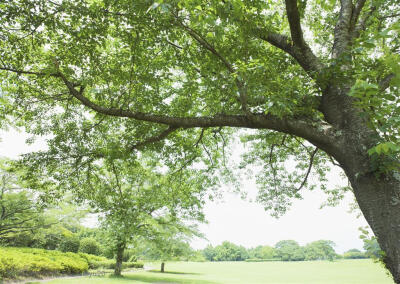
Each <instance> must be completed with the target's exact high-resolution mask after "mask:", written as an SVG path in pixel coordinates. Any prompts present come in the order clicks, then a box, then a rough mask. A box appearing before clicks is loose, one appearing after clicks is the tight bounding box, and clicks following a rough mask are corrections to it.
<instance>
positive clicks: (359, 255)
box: [343, 249, 367, 259]
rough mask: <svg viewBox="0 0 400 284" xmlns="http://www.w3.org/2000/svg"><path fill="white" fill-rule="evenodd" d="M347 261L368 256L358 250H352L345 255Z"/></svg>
mask: <svg viewBox="0 0 400 284" xmlns="http://www.w3.org/2000/svg"><path fill="white" fill-rule="evenodd" d="M343 258H345V259H362V258H367V255H366V254H365V253H363V252H361V251H360V250H358V249H350V250H348V251H346V252H345V253H344V254H343Z"/></svg>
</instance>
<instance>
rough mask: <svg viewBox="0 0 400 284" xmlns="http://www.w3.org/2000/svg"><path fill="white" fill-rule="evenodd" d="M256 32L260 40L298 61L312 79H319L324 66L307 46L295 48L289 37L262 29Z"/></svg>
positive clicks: (255, 30)
mask: <svg viewBox="0 0 400 284" xmlns="http://www.w3.org/2000/svg"><path fill="white" fill-rule="evenodd" d="M254 32H255V34H256V36H257V37H258V38H259V39H261V40H264V41H266V42H268V43H270V44H272V45H273V46H275V47H277V48H279V49H281V50H282V51H284V52H286V53H287V54H289V55H290V56H292V57H293V58H294V59H296V61H297V62H298V63H299V64H300V66H301V67H302V68H303V69H304V70H305V71H306V72H307V73H308V75H310V77H311V78H314V79H317V78H318V74H319V72H320V71H321V69H322V68H323V64H322V63H321V61H320V60H319V59H318V57H317V56H315V54H314V53H313V52H312V50H311V49H310V47H309V46H308V45H307V44H304V45H303V46H302V47H300V46H295V45H293V44H292V42H291V40H290V39H289V38H288V37H287V36H285V35H281V34H277V33H272V32H268V31H263V30H262V29H257V28H256V29H254Z"/></svg>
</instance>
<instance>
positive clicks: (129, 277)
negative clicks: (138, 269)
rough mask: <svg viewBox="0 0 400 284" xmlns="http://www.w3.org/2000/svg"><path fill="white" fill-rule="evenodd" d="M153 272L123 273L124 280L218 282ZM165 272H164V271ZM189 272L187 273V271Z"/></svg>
mask: <svg viewBox="0 0 400 284" xmlns="http://www.w3.org/2000/svg"><path fill="white" fill-rule="evenodd" d="M152 273H153V272H148V274H149V275H133V274H131V275H125V276H124V279H125V280H136V281H142V282H145V283H154V284H155V283H159V284H161V283H165V284H167V283H168V284H172V283H174V284H183V283H186V284H187V283H193V284H218V282H213V281H206V280H197V279H188V278H184V279H182V278H175V277H168V276H167V277H162V276H160V274H161V273H157V275H151V274H152ZM164 273H165V272H164ZM187 274H189V273H187Z"/></svg>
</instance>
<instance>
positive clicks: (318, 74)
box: [0, 0, 400, 283]
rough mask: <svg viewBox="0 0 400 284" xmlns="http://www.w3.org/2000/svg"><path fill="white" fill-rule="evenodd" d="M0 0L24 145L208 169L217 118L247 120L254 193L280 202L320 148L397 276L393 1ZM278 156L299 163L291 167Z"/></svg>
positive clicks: (7, 83) (315, 163)
mask: <svg viewBox="0 0 400 284" xmlns="http://www.w3.org/2000/svg"><path fill="white" fill-rule="evenodd" d="M1 7H2V11H3V13H2V15H1V16H0V25H1V26H2V29H1V31H0V37H1V39H2V44H1V47H0V53H1V55H2V60H1V66H0V68H1V70H3V72H2V77H3V80H2V85H1V89H2V91H3V94H2V95H3V96H4V97H6V98H7V101H9V102H10V103H8V104H6V105H5V106H4V108H5V111H7V112H8V113H10V114H12V115H15V116H16V117H18V118H20V121H21V123H22V124H25V125H26V127H27V130H28V132H30V133H33V134H41V135H43V134H52V135H53V136H52V137H53V138H51V139H50V140H49V151H48V152H47V154H43V155H42V156H41V158H42V159H40V158H39V156H38V155H34V156H31V157H30V159H33V160H36V161H39V160H40V161H43V160H46V161H48V162H49V160H50V159H53V160H55V162H54V163H61V164H65V163H71V164H74V165H75V166H76V167H77V168H85V167H88V165H89V164H91V163H92V162H93V160H96V159H100V158H101V157H104V156H109V155H112V156H114V157H117V156H119V157H124V158H126V157H133V156H135V155H136V154H137V150H138V149H139V148H140V149H147V150H153V151H156V152H158V153H159V158H160V159H162V158H163V159H164V160H165V161H166V165H168V166H171V167H176V168H178V169H179V168H180V167H182V166H191V165H193V164H194V163H195V162H197V161H198V160H199V159H200V158H197V157H203V158H204V157H205V158H207V157H209V158H210V159H209V162H208V165H209V166H210V167H211V168H212V167H214V168H216V165H217V164H216V162H215V161H216V160H219V161H222V162H221V163H223V161H224V160H223V159H218V158H221V155H222V154H221V147H217V145H218V146H225V145H226V141H227V140H226V139H225V137H226V135H227V134H228V133H232V132H234V131H232V130H229V129H227V128H248V129H256V131H254V132H253V133H251V135H250V136H247V137H246V138H245V140H246V141H248V142H249V143H251V145H252V150H251V151H250V153H249V154H248V158H247V159H245V161H247V162H255V163H259V164H262V165H265V166H264V167H259V168H261V169H266V170H265V171H261V172H260V173H259V175H258V178H257V179H258V183H259V185H260V187H261V189H264V190H261V192H260V197H259V199H260V201H261V202H264V204H265V207H266V208H267V209H274V210H276V211H277V213H283V212H284V211H285V210H286V208H287V207H288V206H289V205H290V203H291V202H290V199H291V198H299V197H301V191H300V189H302V188H305V187H310V186H311V182H310V181H308V177H309V176H310V174H311V173H312V172H314V173H317V174H319V175H321V177H322V178H323V177H324V172H326V171H327V170H328V168H329V167H327V166H326V165H327V163H328V162H329V161H331V162H332V163H333V164H335V165H338V166H339V167H341V168H342V169H343V171H344V172H345V174H346V176H347V178H348V179H349V181H350V184H351V187H352V190H353V192H354V194H355V197H356V199H357V202H358V204H359V206H360V208H361V210H362V212H363V214H364V216H365V218H366V220H367V221H368V223H369V225H370V226H371V228H372V231H373V232H374V234H375V235H376V236H377V240H378V242H379V244H380V246H381V248H382V249H383V250H384V251H385V259H384V262H385V264H386V266H387V268H388V269H389V270H390V272H391V273H392V275H393V277H394V279H395V282H396V283H400V244H399V240H400V231H399V230H398V229H396V228H398V227H399V225H400V196H399V191H400V174H399V170H398V169H399V152H400V147H399V139H400V137H399V132H398V129H399V124H400V120H399V108H398V107H397V105H398V100H399V85H400V75H399V73H400V71H399V70H400V67H399V61H400V60H399V54H398V50H399V37H398V33H399V22H400V21H399V20H398V18H399V9H400V6H399V4H398V1H396V0H387V1H383V0H377V1H370V0H353V1H352V0H341V1H340V3H339V1H328V2H326V1H319V0H314V1H295V0H285V1H284V3H281V2H269V1H261V0H259V1H236V0H232V1H211V2H207V3H205V2H201V1H178V0H174V1H168V2H165V3H164V1H155V2H153V3H148V2H146V1H142V2H138V1H127V0H125V1H102V0H96V1H77V0H75V1H61V2H55V1H46V0H35V1H30V0H24V1H23V0H21V1H6V2H5V3H3V4H2V6H1ZM304 30H307V31H308V33H304V32H303V31H304ZM49 110H51V111H49ZM99 133H101V136H100V137H113V139H106V140H105V141H104V142H103V143H101V139H99V138H98V136H97V135H99ZM161 140H163V141H161ZM83 141H85V143H83ZM306 141H307V142H306ZM154 143H155V144H154ZM150 144H153V145H150ZM213 145H214V146H213ZM173 153H175V154H173ZM222 156H223V155H222ZM167 157H173V158H171V159H168V158H167ZM27 159H28V158H27ZM287 160H294V161H296V162H297V164H298V166H297V167H296V170H295V171H293V172H291V173H290V174H285V166H284V162H285V161H287ZM42 166H45V165H42Z"/></svg>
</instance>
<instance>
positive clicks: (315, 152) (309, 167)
mask: <svg viewBox="0 0 400 284" xmlns="http://www.w3.org/2000/svg"><path fill="white" fill-rule="evenodd" d="M317 152H318V148H315V150H314V151H313V152H312V153H311V155H310V163H309V165H308V169H307V173H306V175H305V177H304V179H303V182H302V183H301V185H300V186H299V187H298V188H297V189H296V191H300V190H301V189H302V188H303V187H304V185H305V184H306V182H307V180H308V176H309V175H310V172H311V169H312V166H313V163H314V157H315V154H317Z"/></svg>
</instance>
